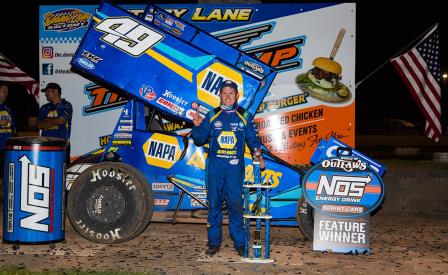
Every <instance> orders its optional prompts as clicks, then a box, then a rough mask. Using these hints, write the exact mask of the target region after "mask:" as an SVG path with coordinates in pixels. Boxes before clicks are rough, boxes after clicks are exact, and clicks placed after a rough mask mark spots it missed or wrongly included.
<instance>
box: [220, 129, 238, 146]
mask: <svg viewBox="0 0 448 275" xmlns="http://www.w3.org/2000/svg"><path fill="white" fill-rule="evenodd" d="M236 142H237V139H236V136H235V133H234V132H231V131H222V132H221V134H220V135H219V136H218V144H219V147H221V148H223V149H233V147H235V145H236Z"/></svg>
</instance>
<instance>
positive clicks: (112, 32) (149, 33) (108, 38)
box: [95, 17, 164, 56]
mask: <svg viewBox="0 0 448 275" xmlns="http://www.w3.org/2000/svg"><path fill="white" fill-rule="evenodd" d="M95 29H97V30H98V31H101V32H104V33H106V35H104V36H103V37H101V39H102V40H103V41H105V42H107V43H109V44H111V45H112V46H114V47H116V48H118V49H121V50H123V51H124V52H126V53H128V54H130V55H133V56H139V55H141V54H142V53H144V52H145V51H146V50H147V49H149V48H151V47H152V46H154V45H155V44H156V43H157V42H159V41H160V40H162V39H163V38H164V36H163V35H162V34H161V33H159V32H156V31H154V30H153V29H150V28H148V27H146V26H144V25H141V24H140V23H138V22H137V21H135V20H133V19H131V18H129V17H119V18H106V19H104V20H103V21H102V22H101V23H99V24H98V25H96V26H95Z"/></svg>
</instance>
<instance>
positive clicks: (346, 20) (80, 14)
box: [39, 3, 356, 164]
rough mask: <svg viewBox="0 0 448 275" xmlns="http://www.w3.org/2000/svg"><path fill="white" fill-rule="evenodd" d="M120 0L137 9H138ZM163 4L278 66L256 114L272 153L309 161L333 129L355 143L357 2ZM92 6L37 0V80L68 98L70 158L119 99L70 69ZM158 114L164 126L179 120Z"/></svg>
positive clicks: (173, 126)
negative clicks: (71, 110)
mask: <svg viewBox="0 0 448 275" xmlns="http://www.w3.org/2000/svg"><path fill="white" fill-rule="evenodd" d="M123 7H124V8H126V9H128V10H131V11H132V12H133V13H134V14H136V15H139V16H140V15H142V14H143V12H144V8H145V6H144V5H128V6H123ZM161 7H162V8H164V9H166V10H167V11H168V12H170V13H171V14H173V15H175V16H177V17H181V18H182V19H183V20H186V21H187V22H190V23H192V24H193V25H195V26H197V27H199V28H201V29H202V30H204V31H206V32H208V33H211V34H212V35H214V36H215V37H218V38H219V39H221V40H223V41H225V42H226V43H228V44H230V45H232V46H233V47H236V48H238V49H240V50H242V51H244V52H245V53H247V54H249V55H251V56H254V57H256V58H258V59H259V60H261V61H263V62H264V63H266V64H268V65H270V66H272V67H274V68H275V69H276V70H277V71H278V74H277V76H276V78H275V80H274V82H273V84H272V86H271V87H270V89H269V91H268V93H267V95H266V97H265V98H264V101H263V102H262V103H261V105H260V106H259V108H258V110H257V114H256V118H255V123H256V124H257V126H258V128H259V131H260V136H261V139H262V141H263V143H264V144H265V145H266V147H267V148H268V149H269V150H270V151H271V152H273V153H274V154H276V155H277V156H279V157H281V158H282V159H284V160H285V161H287V162H289V163H291V164H307V163H309V161H310V157H311V155H312V153H313V152H314V150H315V148H316V146H317V145H318V144H319V142H320V141H321V140H322V139H328V138H330V137H335V138H338V139H339V140H341V141H343V142H344V143H346V144H348V145H350V146H354V137H355V124H354V123H355V86H354V85H355V31H356V30H355V17H356V14H355V7H356V6H355V4H352V3H350V4H316V3H313V4H288V5H281V4H258V5H242V4H238V5H231V6H230V5H191V4H188V5H182V4H176V5H161ZM95 8H96V6H82V5H76V6H74V5H64V6H62V5H61V6H41V7H40V22H39V24H40V49H39V59H40V82H41V83H40V84H41V86H42V88H43V87H45V85H46V84H47V83H48V82H57V83H59V84H60V85H61V87H62V96H63V98H66V99H67V100H68V101H70V102H71V103H72V105H73V108H74V114H73V124H72V135H71V144H72V157H73V156H79V155H82V154H84V153H87V152H89V151H91V150H94V149H96V148H98V147H100V146H104V145H105V143H107V136H108V135H110V133H111V132H112V131H113V128H114V126H115V123H116V121H117V119H118V116H119V113H120V111H121V108H122V106H123V105H124V104H125V103H126V100H127V98H126V96H125V95H123V94H119V93H116V92H115V91H110V90H108V89H107V88H104V87H102V86H100V85H98V84H96V83H93V82H92V81H89V80H87V79H85V78H83V77H81V76H79V75H78V74H76V73H74V72H72V71H70V64H69V62H70V60H71V58H72V57H73V54H74V53H75V51H76V49H77V47H78V45H79V43H80V40H81V39H82V37H83V35H84V33H85V31H86V29H87V26H88V24H89V22H90V21H91V20H92V15H93V14H94V10H95ZM162 23H164V24H166V25H167V26H169V24H170V22H162ZM173 28H174V27H173ZM175 29H177V28H175ZM173 33H174V34H176V33H175V32H173ZM179 35H181V34H179ZM117 65H119V64H117ZM44 103H46V99H45V97H43V96H42V97H41V104H44ZM168 119H169V118H168ZM165 123H166V124H165V125H163V127H164V128H165V129H166V130H182V128H185V127H186V126H187V124H185V122H177V121H175V120H171V121H169V120H167V121H165Z"/></svg>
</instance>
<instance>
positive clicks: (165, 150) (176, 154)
mask: <svg viewBox="0 0 448 275" xmlns="http://www.w3.org/2000/svg"><path fill="white" fill-rule="evenodd" d="M143 152H144V154H145V158H146V162H147V163H148V164H149V165H152V166H157V167H161V168H165V169H170V168H171V167H172V166H173V165H174V164H175V163H176V161H177V160H178V159H179V158H180V155H181V148H180V146H179V142H178V140H177V138H176V137H173V136H169V135H163V134H159V133H155V134H153V135H152V136H151V137H150V138H149V139H148V140H147V141H146V142H145V143H144V144H143Z"/></svg>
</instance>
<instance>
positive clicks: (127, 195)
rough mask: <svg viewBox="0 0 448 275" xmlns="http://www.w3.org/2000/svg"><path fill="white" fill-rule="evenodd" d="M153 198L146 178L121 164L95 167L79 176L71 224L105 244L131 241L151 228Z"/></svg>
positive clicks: (70, 200) (70, 203)
mask: <svg viewBox="0 0 448 275" xmlns="http://www.w3.org/2000/svg"><path fill="white" fill-rule="evenodd" d="M153 207H154V202H153V197H152V191H151V189H150V186H149V184H148V182H147V180H146V178H145V177H144V176H143V175H142V174H141V173H140V172H139V171H138V170H137V169H135V168H134V167H132V166H130V165H128V164H124V163H118V162H103V163H99V164H95V165H92V166H91V167H89V168H87V169H86V170H85V171H84V172H83V173H82V174H81V175H79V176H78V177H77V178H76V180H75V182H74V184H73V186H72V188H71V190H70V192H69V193H68V198H67V214H68V217H69V220H70V223H71V224H72V226H73V227H74V228H75V230H76V231H77V232H78V233H79V234H80V235H81V236H82V237H84V238H86V239H88V240H90V241H93V242H97V243H104V244H114V243H121V242H125V241H128V240H131V239H133V238H135V237H137V236H138V235H140V233H141V232H142V231H144V230H145V229H146V227H147V226H148V225H149V223H150V221H151V218H152V213H153Z"/></svg>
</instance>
